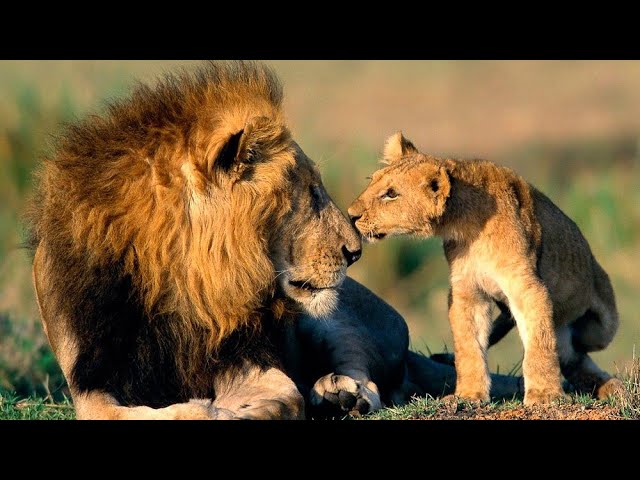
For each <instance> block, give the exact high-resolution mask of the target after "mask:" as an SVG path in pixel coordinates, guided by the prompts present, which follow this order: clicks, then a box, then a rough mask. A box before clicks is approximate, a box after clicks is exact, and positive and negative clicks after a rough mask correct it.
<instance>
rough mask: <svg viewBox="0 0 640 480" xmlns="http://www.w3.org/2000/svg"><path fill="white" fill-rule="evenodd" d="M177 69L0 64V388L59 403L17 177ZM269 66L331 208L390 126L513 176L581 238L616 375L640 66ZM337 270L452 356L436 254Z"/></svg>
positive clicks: (512, 340) (383, 253) (382, 251)
mask: <svg viewBox="0 0 640 480" xmlns="http://www.w3.org/2000/svg"><path fill="white" fill-rule="evenodd" d="M190 63H191V62H160V61H151V62H136V61H127V62H118V61H109V62H101V61H87V62H85V61H63V62H57V61H49V62H37V61H28V62H19V61H2V62H0V317H1V318H2V320H1V321H0V389H4V390H5V391H6V390H12V389H17V390H18V392H19V393H20V395H22V396H27V395H32V394H38V395H46V387H45V386H46V385H50V388H51V389H52V390H54V391H56V392H57V393H56V394H55V395H60V394H61V393H62V392H63V390H60V389H59V388H58V384H57V383H56V382H58V381H59V379H60V377H59V370H57V367H56V366H55V362H53V361H52V358H51V356H50V352H49V351H48V349H47V348H46V340H45V338H44V335H43V333H42V329H41V326H40V324H39V320H38V316H37V309H36V305H35V300H34V297H33V291H32V287H31V281H30V270H29V269H30V261H29V258H28V257H27V256H26V255H25V252H24V251H23V250H20V249H18V248H17V246H18V245H19V244H20V242H21V230H20V223H19V215H20V212H21V210H22V208H23V206H24V200H25V197H26V195H27V194H28V193H29V190H30V172H31V170H32V168H33V166H34V164H35V163H36V161H37V158H38V156H39V155H40V153H41V152H43V151H46V150H47V148H48V143H49V140H50V138H49V136H50V135H51V134H54V133H56V132H57V131H58V130H59V128H60V125H61V123H62V122H64V121H67V120H70V119H73V118H75V117H76V116H78V115H83V114H85V113H87V112H88V111H92V110H99V109H100V105H101V102H102V100H103V99H105V98H109V97H113V96H118V95H122V94H124V92H125V91H126V88H127V86H128V85H129V84H131V82H133V81H134V80H135V79H142V80H145V81H148V80H151V79H152V78H153V77H154V76H155V75H157V74H158V73H159V72H161V71H163V70H167V69H172V68H174V67H176V66H181V65H188V64H190ZM271 63H272V64H273V66H274V67H275V68H276V69H277V70H278V72H279V73H280V75H281V77H282V79H283V81H284V83H285V87H286V90H285V92H286V105H285V108H286V111H287V114H288V117H289V120H290V124H291V125H292V127H293V130H294V133H295V135H296V137H297V138H298V139H299V143H300V144H301V146H302V147H303V148H304V149H305V150H306V152H307V153H308V154H309V155H310V156H311V157H312V158H314V159H315V160H316V161H317V162H318V163H319V165H320V169H321V171H322V174H323V178H324V180H325V184H326V185H327V188H328V191H329V192H330V194H331V195H332V196H333V197H334V198H335V200H336V202H337V203H338V205H339V206H340V207H342V208H343V209H344V208H345V207H346V206H347V205H348V204H349V203H350V201H351V200H353V198H354V197H355V196H356V195H357V193H359V192H360V191H361V190H362V188H364V186H365V184H366V180H365V177H366V176H367V175H369V174H370V173H371V171H372V170H373V169H374V168H376V158H377V156H378V154H379V152H380V150H381V148H382V142H383V139H384V138H386V137H387V136H388V135H389V134H390V133H393V132H394V131H396V130H400V129H402V130H404V132H405V133H406V134H407V136H409V137H410V138H411V139H412V140H414V141H415V143H416V145H417V146H418V147H419V148H421V149H422V150H425V151H430V152H433V153H439V154H447V153H448V154H455V155H462V156H465V155H473V156H485V157H488V158H491V159H493V160H495V161H498V162H500V163H503V164H507V165H510V166H513V167H515V168H516V169H517V170H518V171H520V172H521V173H523V174H524V175H525V176H527V178H528V179H530V180H531V181H532V182H533V183H535V184H536V185H537V186H539V187H540V188H541V189H542V190H543V191H545V192H546V193H547V194H549V196H550V197H551V198H552V199H553V200H554V201H555V202H556V203H557V204H558V205H559V206H560V207H561V208H562V209H563V210H564V211H565V212H566V213H567V214H568V215H569V216H571V217H572V218H574V219H575V220H576V222H577V223H578V225H579V226H580V228H581V229H582V231H583V232H584V233H585V236H586V237H587V239H588V240H589V241H590V243H591V245H592V247H593V250H594V252H595V254H596V257H597V258H598V259H599V261H600V263H601V264H602V265H603V266H604V268H605V269H606V270H607V271H608V272H609V274H610V276H611V279H612V282H613V285H614V289H615V291H616V295H617V300H618V306H619V310H620V314H621V327H620V332H619V334H618V336H617V337H616V339H615V340H614V342H613V344H612V345H611V346H610V347H609V348H607V349H606V350H605V351H604V352H601V353H598V354H597V355H595V359H596V361H597V362H598V363H599V364H601V365H602V366H603V367H604V368H606V369H609V370H611V371H615V365H625V364H626V362H627V361H628V359H629V352H630V351H631V350H632V348H633V345H634V344H637V343H638V339H640V318H639V313H638V312H640V297H639V296H638V286H639V285H640V269H638V268H637V265H638V251H640V208H639V207H638V206H639V205H640V190H638V188H637V183H638V181H637V179H638V178H640V89H638V88H637V86H638V84H640V62H634V61H630V62H627V61H614V62H590V61H578V62H559V61H551V62H538V61H526V62H508V61H498V62H495V61H488V62H485V61H473V62H446V61H436V62H397V61H392V62H386V61H385V62H372V61H364V62H359V61H353V62H352V61H331V62H316V61H313V62H305V61H274V62H271ZM349 272H350V275H352V276H353V277H354V278H356V279H357V280H359V281H362V282H363V283H364V284H365V285H367V286H368V287H369V288H371V289H372V290H373V291H374V292H376V293H377V294H379V295H380V296H382V297H383V298H385V299H386V300H387V301H388V302H389V303H391V304H392V305H393V306H394V307H395V308H396V309H397V310H398V311H399V312H400V313H401V314H403V316H404V317H405V318H406V319H407V321H408V323H409V327H410V332H411V337H412V340H413V343H414V345H415V346H416V347H418V348H424V346H425V345H426V346H427V347H429V348H430V349H431V350H433V351H440V350H441V349H442V348H443V346H445V345H452V338H451V334H450V330H449V325H448V322H447V315H446V305H447V300H446V298H447V288H448V278H447V274H448V272H447V265H446V262H445V260H444V258H443V255H442V248H441V246H440V244H439V242H438V241H436V240H434V241H428V242H416V241H413V240H410V239H391V240H387V241H385V242H383V243H382V244H380V245H374V246H365V251H364V255H363V259H362V260H361V261H359V262H358V263H356V264H355V265H353V266H352V267H350V269H349ZM521 353H522V348H521V345H520V341H519V339H518V336H517V335H515V334H513V333H512V334H510V335H509V336H508V337H507V338H506V339H505V340H504V341H503V342H501V343H500V344H499V345H497V346H496V347H495V348H494V349H492V351H491V352H490V366H491V368H492V369H493V370H495V369H496V368H497V365H501V366H503V367H506V369H507V370H509V369H510V368H511V366H512V365H516V364H517V362H518V361H519V359H520V358H521ZM47 375H48V376H49V381H48V383H47ZM636 385H637V380H636ZM636 391H637V390H636ZM58 398H59V397H58ZM636 408H637V407H636Z"/></svg>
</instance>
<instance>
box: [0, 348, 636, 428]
mask: <svg viewBox="0 0 640 480" xmlns="http://www.w3.org/2000/svg"><path fill="white" fill-rule="evenodd" d="M618 376H619V378H621V379H622V380H623V383H624V395H623V397H622V398H620V399H609V400H606V401H602V400H596V399H594V398H593V397H592V396H591V395H585V394H570V398H569V399H568V400H564V401H561V402H558V403H556V404H553V405H549V406H534V407H525V406H524V404H523V403H522V399H520V398H513V399H511V400H502V401H493V402H487V403H483V404H473V403H470V402H466V401H462V400H459V401H457V402H445V401H442V400H440V399H436V398H433V397H419V398H414V399H413V400H412V401H411V402H410V403H408V404H407V405H403V406H400V407H388V408H384V409H382V410H379V411H377V412H374V413H372V414H369V415H365V416H364V417H361V418H360V419H361V420H441V419H446V420H467V419H470V420H522V419H525V420H640V358H637V357H636V356H635V354H634V355H633V360H632V362H631V364H630V365H628V366H627V367H626V368H625V370H624V371H623V372H621V373H619V375H618ZM74 418H75V412H74V410H73V404H72V403H71V402H70V401H69V399H68V398H66V397H65V398H64V400H63V401H62V402H58V403H56V402H53V401H51V397H50V396H49V397H47V399H43V398H38V397H30V398H20V397H17V396H15V395H4V396H3V395H0V420H73V419H74ZM346 418H348V417H345V419H346Z"/></svg>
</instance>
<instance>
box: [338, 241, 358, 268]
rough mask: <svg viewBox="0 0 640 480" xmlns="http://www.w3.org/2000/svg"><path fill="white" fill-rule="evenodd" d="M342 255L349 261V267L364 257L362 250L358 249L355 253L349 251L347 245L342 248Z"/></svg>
mask: <svg viewBox="0 0 640 480" xmlns="http://www.w3.org/2000/svg"><path fill="white" fill-rule="evenodd" d="M342 254H343V255H344V258H345V259H346V260H347V266H349V265H351V264H353V263H355V262H357V261H358V259H359V258H360V256H361V255H362V250H361V249H358V250H356V251H354V252H352V251H351V250H349V249H348V248H347V246H346V245H343V246H342Z"/></svg>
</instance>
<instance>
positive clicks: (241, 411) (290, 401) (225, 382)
mask: <svg viewBox="0 0 640 480" xmlns="http://www.w3.org/2000/svg"><path fill="white" fill-rule="evenodd" d="M215 390H216V399H215V401H214V402H213V407H215V408H216V409H218V410H220V409H222V410H224V411H229V412H232V413H233V415H234V416H235V418H237V419H240V420H303V419H304V399H303V398H302V395H301V394H300V392H299V391H298V389H297V387H296V385H295V383H293V380H291V379H290V378H289V377H288V376H287V375H285V374H284V373H283V372H282V371H280V370H278V369H276V368H269V369H268V370H262V369H260V368H258V367H256V366H253V365H251V366H245V368H244V369H242V371H239V372H238V371H233V372H229V373H228V374H227V375H223V376H221V377H220V378H218V379H217V380H216V382H215Z"/></svg>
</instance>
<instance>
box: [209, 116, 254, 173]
mask: <svg viewBox="0 0 640 480" xmlns="http://www.w3.org/2000/svg"><path fill="white" fill-rule="evenodd" d="M260 120H261V119H254V120H253V121H249V122H247V123H246V125H245V126H244V128H242V129H241V130H239V131H237V132H236V133H233V134H231V135H230V136H229V137H228V138H227V140H226V141H225V142H224V144H223V146H222V148H221V149H220V151H219V153H218V156H217V157H216V159H215V160H214V162H213V168H215V169H217V170H219V171H222V172H224V173H229V172H231V171H232V170H236V169H239V168H242V167H243V166H247V165H249V164H251V163H253V162H254V161H255V160H256V156H257V153H258V152H257V150H258V145H257V144H256V138H254V137H257V136H258V135H256V132H255V131H254V130H255V129H256V124H259V122H260Z"/></svg>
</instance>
